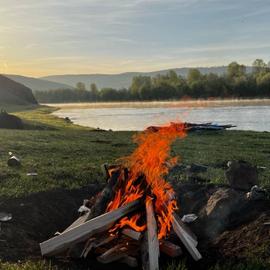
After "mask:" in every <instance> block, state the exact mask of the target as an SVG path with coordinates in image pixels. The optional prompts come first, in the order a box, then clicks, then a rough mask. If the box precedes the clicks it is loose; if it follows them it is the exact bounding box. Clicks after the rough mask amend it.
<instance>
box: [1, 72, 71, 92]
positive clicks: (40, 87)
mask: <svg viewBox="0 0 270 270" xmlns="http://www.w3.org/2000/svg"><path fill="white" fill-rule="evenodd" d="M5 76H6V77H8V78H10V79H11V80H13V81H16V82H18V83H21V84H23V85H25V86H27V87H29V88H30V89H32V90H33V91H34V92H35V91H46V90H56V89H63V88H65V89H70V88H72V86H70V85H67V84H65V83H58V82H52V81H49V80H43V79H39V78H33V77H27V76H21V75H13V74H5Z"/></svg>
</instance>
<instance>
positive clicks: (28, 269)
mask: <svg viewBox="0 0 270 270" xmlns="http://www.w3.org/2000/svg"><path fill="white" fill-rule="evenodd" d="M19 269H20V270H58V269H59V268H58V267H57V266H53V265H52V264H51V263H50V262H46V261H38V262H31V261H27V262H19V263H9V262H6V263H1V262H0V270H19Z"/></svg>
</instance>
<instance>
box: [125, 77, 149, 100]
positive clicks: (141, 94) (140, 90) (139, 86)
mask: <svg viewBox="0 0 270 270" xmlns="http://www.w3.org/2000/svg"><path fill="white" fill-rule="evenodd" d="M151 90H152V82H151V77H149V76H135V77H133V80H132V84H131V87H130V91H131V95H132V96H133V97H134V98H135V99H144V98H146V97H148V99H149V98H150V96H151Z"/></svg>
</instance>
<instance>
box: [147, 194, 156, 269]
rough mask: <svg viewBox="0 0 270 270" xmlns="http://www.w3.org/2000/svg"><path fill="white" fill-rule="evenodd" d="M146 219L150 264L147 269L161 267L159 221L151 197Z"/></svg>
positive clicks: (148, 201) (148, 200)
mask: <svg viewBox="0 0 270 270" xmlns="http://www.w3.org/2000/svg"><path fill="white" fill-rule="evenodd" d="M146 220H147V243H148V256H149V261H148V263H149V266H147V267H146V269H149V270H157V269H159V263H158V260H159V242H158V237H157V223H156V219H155V214H154V208H153V203H152V199H151V198H149V197H148V198H147V199H146Z"/></svg>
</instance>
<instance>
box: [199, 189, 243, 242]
mask: <svg viewBox="0 0 270 270" xmlns="http://www.w3.org/2000/svg"><path fill="white" fill-rule="evenodd" d="M244 195H245V193H243V192H238V191H236V190H234V189H230V188H220V189H218V190H217V191H216V192H215V193H214V194H212V195H211V196H210V198H209V199H208V201H207V204H206V206H205V208H204V211H203V215H204V218H205V219H206V224H205V230H206V235H207V236H208V237H209V239H211V238H214V237H216V236H217V235H218V234H219V233H221V232H222V231H224V229H225V228H226V226H227V224H229V219H230V215H231V214H232V213H233V212H234V211H235V210H236V209H239V208H240V207H242V206H243V205H244V204H245V203H246V202H247V201H246V200H245V196H244Z"/></svg>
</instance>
